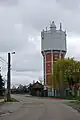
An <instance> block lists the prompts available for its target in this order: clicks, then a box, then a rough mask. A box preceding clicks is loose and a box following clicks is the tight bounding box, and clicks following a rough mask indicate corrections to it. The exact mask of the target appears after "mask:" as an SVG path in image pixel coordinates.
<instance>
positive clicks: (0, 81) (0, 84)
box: [0, 74, 4, 96]
mask: <svg viewBox="0 0 80 120" xmlns="http://www.w3.org/2000/svg"><path fill="white" fill-rule="evenodd" d="M3 92H4V80H3V79H2V76H1V74H0V95H1V96H2V95H3Z"/></svg>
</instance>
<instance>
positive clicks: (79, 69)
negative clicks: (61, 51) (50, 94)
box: [53, 58, 80, 96]
mask: <svg viewBox="0 0 80 120" xmlns="http://www.w3.org/2000/svg"><path fill="white" fill-rule="evenodd" d="M53 67H54V68H53V69H54V70H53V73H54V76H53V77H54V81H55V82H54V83H55V87H56V86H58V88H59V89H60V93H61V96H62V95H63V94H64V88H66V87H67V86H68V87H70V88H71V87H72V86H73V85H74V84H76V83H79V82H80V62H78V61H75V60H74V58H68V59H62V60H58V61H57V62H56V63H55V64H54V66H53Z"/></svg>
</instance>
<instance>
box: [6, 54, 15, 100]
mask: <svg viewBox="0 0 80 120" xmlns="http://www.w3.org/2000/svg"><path fill="white" fill-rule="evenodd" d="M11 54H15V52H12V53H8V73H7V101H9V100H10V99H11V74H10V72H11V69H10V68H11Z"/></svg>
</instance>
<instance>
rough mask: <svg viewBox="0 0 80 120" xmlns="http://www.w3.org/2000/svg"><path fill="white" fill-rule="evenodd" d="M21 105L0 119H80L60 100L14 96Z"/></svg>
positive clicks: (77, 114) (76, 113) (78, 115)
mask: <svg viewBox="0 0 80 120" xmlns="http://www.w3.org/2000/svg"><path fill="white" fill-rule="evenodd" d="M14 97H15V98H16V99H18V100H20V103H21V106H20V108H19V109H17V110H14V112H12V113H9V114H6V115H4V116H1V117H0V120H80V114H79V113H78V112H77V111H76V110H74V109H72V108H71V107H69V106H67V105H65V104H63V102H61V101H60V100H50V99H44V98H36V97H26V96H24V95H17V96H14Z"/></svg>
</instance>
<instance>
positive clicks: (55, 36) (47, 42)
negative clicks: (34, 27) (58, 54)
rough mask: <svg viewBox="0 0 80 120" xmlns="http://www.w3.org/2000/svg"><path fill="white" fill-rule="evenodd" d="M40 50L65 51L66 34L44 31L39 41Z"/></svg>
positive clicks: (58, 31)
mask: <svg viewBox="0 0 80 120" xmlns="http://www.w3.org/2000/svg"><path fill="white" fill-rule="evenodd" d="M41 50H42V51H45V50H64V51H66V34H65V32H63V31H60V30H56V31H55V32H52V33H51V31H47V32H45V31H44V34H43V37H42V40H41Z"/></svg>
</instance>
